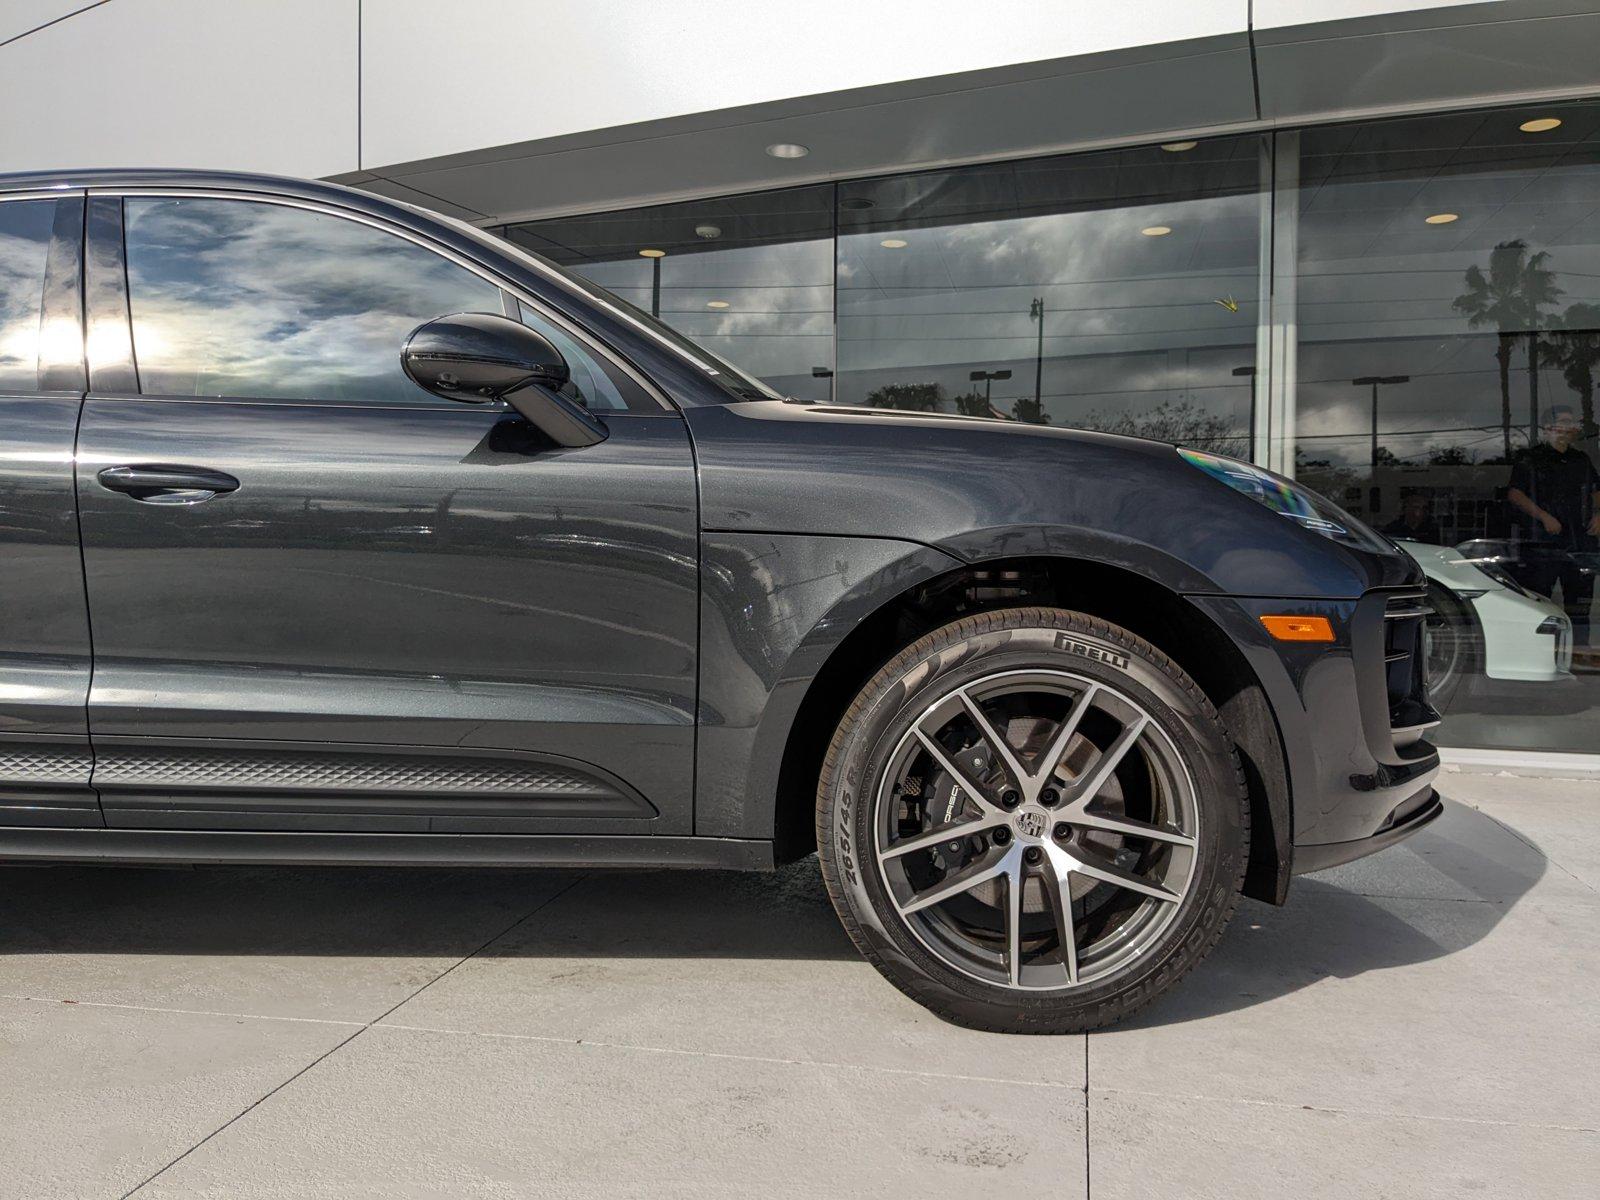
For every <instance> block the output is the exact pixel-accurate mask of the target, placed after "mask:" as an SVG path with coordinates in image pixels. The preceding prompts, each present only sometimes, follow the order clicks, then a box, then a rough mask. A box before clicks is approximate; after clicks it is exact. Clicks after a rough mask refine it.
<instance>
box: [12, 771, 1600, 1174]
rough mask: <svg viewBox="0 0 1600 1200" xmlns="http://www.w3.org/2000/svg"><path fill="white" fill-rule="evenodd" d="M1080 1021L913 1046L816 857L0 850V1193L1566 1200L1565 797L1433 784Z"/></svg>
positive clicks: (1579, 1115)
mask: <svg viewBox="0 0 1600 1200" xmlns="http://www.w3.org/2000/svg"><path fill="white" fill-rule="evenodd" d="M1442 790H1443V791H1444V792H1445V794H1446V796H1447V797H1448V798H1449V803H1448V805H1447V811H1446V813H1445V816H1444V817H1443V818H1441V819H1440V821H1439V822H1437V823H1436V824H1435V826H1434V827H1433V828H1431V829H1430V830H1427V831H1425V832H1424V833H1422V834H1420V835H1418V837H1416V838H1415V839H1413V840H1412V841H1411V842H1410V843H1408V844H1406V845H1403V846H1401V847H1397V848H1395V849H1393V850H1390V851H1387V852H1385V853H1384V854H1382V855H1380V856H1377V857H1375V858H1372V859H1369V860H1366V861H1364V862H1361V863H1354V864H1351V865H1349V866H1347V867H1343V868H1340V869H1338V870H1336V871H1333V872H1329V873H1326V874H1324V875H1321V876H1317V877H1313V878H1308V879H1301V880H1299V881H1297V886H1296V889H1295V894H1294V896H1293V898H1292V899H1291V902H1290V904H1289V905H1288V906H1287V907H1286V908H1284V909H1281V910H1280V909H1273V908H1269V907H1267V906H1264V905H1259V904H1254V903H1246V904H1245V905H1244V906H1242V907H1241V909H1240V911H1239V914H1238V916H1237V917H1236V918H1235V923H1234V925H1233V927H1232V928H1231V929H1230V931H1229V933H1228V935H1227V936H1226V937H1225V938H1224V940H1223V943H1222V944H1221V946H1220V947H1219V948H1218V949H1217V951H1216V953H1215V954H1213V956H1212V957H1211V959H1210V960H1209V961H1208V962H1207V963H1205V964H1204V965H1203V966H1202V967H1201V968H1200V969H1199V970H1198V971H1197V972H1196V973H1195V974H1193V975H1192V976H1190V978H1189V979H1187V980H1186V981H1185V982H1184V983H1183V984H1182V985H1181V986H1180V988H1179V989H1178V990H1177V991H1176V992H1175V993H1173V994H1172V995H1170V996H1168V997H1166V998H1164V999H1163V1000H1162V1001H1160V1002H1158V1003H1157V1005H1156V1006H1154V1007H1153V1008H1151V1009H1149V1010H1147V1011H1146V1012H1145V1013H1143V1014H1140V1015H1139V1017H1138V1018H1137V1019H1136V1020H1135V1021H1134V1022H1132V1023H1131V1024H1129V1025H1126V1026H1123V1027H1119V1028H1117V1029H1113V1030H1109V1031H1105V1032H1102V1033H1097V1034H1093V1035H1091V1036H1090V1037H1088V1038H1087V1039H1086V1038H1083V1037H1061V1038H1017V1037H1004V1036H999V1035H991V1034H978V1033H972V1032H969V1031H966V1030H961V1029H956V1028H954V1027H951V1026H948V1025H945V1024H944V1023H942V1022H940V1021H939V1020H937V1019H936V1018H934V1017H932V1016H930V1015H928V1014H927V1013H925V1012H924V1011H923V1010H921V1009H920V1008H918V1007H916V1006H915V1005H914V1004H912V1003H911V1002H910V1001H908V1000H906V999H904V998H903V997H902V996H901V995H900V994H899V993H898V992H896V991H895V990H894V989H893V988H891V987H890V986H889V985H888V984H886V983H884V982H883V981H882V980H880V979H879V978H878V976H877V975H876V973H875V972H873V971H872V969H871V968H870V967H868V966H866V965H865V964H864V963H863V962H861V961H860V960H859V959H858V958H857V957H856V955H855V953H854V951H853V949H852V948H851V946H850V945H849V943H848V941H847V940H846V939H845V937H844V934H843V932H842V931H841V930H840V929H839V927H838V924H837V921H836V919H835V917H834V916H833V913H832V910H831V909H830V908H829V907H828V904H827V900H826V897H825V896H824V895H823V893H822V889H821V886H820V883H819V882H818V880H817V877H816V867H815V863H814V862H807V863H802V864H798V865H797V866H795V867H793V868H790V869H788V870H785V871H783V872H780V873H778V874H776V875H771V876H738V875H728V874H689V873H682V874H676V873H667V872H663V873H635V874H613V873H593V874H586V875H570V874H568V875H560V874H554V873H525V872H514V873H513V872H507V873H494V872H451V871H413V872H407V871H367V870H349V871H332V870H328V871H303V870H224V869H201V870H147V869H137V870H135V869H116V868H77V867H56V868H37V867H20V866H0V1196H5V1197H12V1196H15V1197H19V1198H22V1197H27V1198H28V1200H37V1198H40V1197H49V1196H61V1197H74V1198H78V1197H102V1196H104V1197H118V1196H123V1195H127V1194H130V1193H132V1194H136V1195H137V1196H138V1197H140V1198H141V1200H151V1198H155V1197H191V1196H215V1197H229V1198H230V1200H231V1198H235V1197H257V1196H259V1197H275V1198H277V1197H299V1196H304V1197H323V1196H336V1197H366V1196H370V1197H424V1196H427V1197H432V1196H495V1197H498V1196H506V1197H512V1196H515V1197H527V1196H583V1195H603V1196H607V1197H612V1196H650V1197H677V1196H684V1197H688V1196H694V1197H706V1196H719V1195H729V1196H735V1195H737V1196H743V1195H756V1194H759V1195H763V1196H772V1197H780V1196H807V1197H815V1196H822V1197H829V1196H845V1195H851V1196H857V1195H860V1196H889V1195H896V1196H900V1195H916V1196H918V1197H919V1198H920V1197H938V1196H952V1197H956V1196H960V1197H966V1196H973V1195H976V1194H979V1193H980V1192H982V1191H983V1190H985V1189H988V1188H991V1187H1005V1188H1014V1187H1018V1186H1020V1187H1023V1188H1049V1189H1050V1190H1051V1192H1052V1194H1055V1195H1060V1196H1074V1195H1093V1196H1094V1197H1097V1198H1100V1197H1128V1198H1130V1200H1132V1198H1134V1197H1145V1196H1149V1195H1152V1194H1161V1195H1169V1196H1181V1197H1186V1198H1187V1197H1209V1196H1217V1197H1228V1198H1229V1200H1246V1198H1249V1197H1255V1196H1261V1197H1269V1196H1270V1197H1274V1198H1277V1197H1282V1196H1285V1195H1292V1196H1295V1197H1318V1196H1330V1197H1333V1196H1337V1197H1340V1198H1341V1200H1348V1198H1351V1197H1362V1196H1405V1197H1422V1196H1441V1197H1443V1196H1449V1197H1452V1198H1456V1197H1460V1196H1462V1195H1470V1194H1481V1195H1491V1196H1501V1195H1506V1196H1511V1195H1518V1196H1537V1197H1565V1196H1589V1195H1592V1194H1593V1192H1594V1188H1595V1186H1596V1180H1600V1112H1597V1111H1596V1108H1597V1106H1596V1104H1595V1099H1594V1097H1595V1096H1596V1094H1597V1091H1600V1084H1597V1076H1600V1002H1597V1000H1596V998H1595V991H1596V986H1597V984H1600V784H1597V783H1595V782H1593V781H1584V780H1548V779H1525V778H1514V777H1510V776H1492V775H1471V774H1454V773H1452V774H1448V775H1447V776H1446V777H1445V780H1444V785H1443V789H1442Z"/></svg>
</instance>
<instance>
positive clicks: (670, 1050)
mask: <svg viewBox="0 0 1600 1200" xmlns="http://www.w3.org/2000/svg"><path fill="white" fill-rule="evenodd" d="M502 936H503V935H502ZM463 961H465V960H463ZM457 965H460V964H457ZM440 978H443V976H442V975H441V976H440ZM421 990H422V989H420V988H419V989H418V991H419V992H420V991H421ZM410 999H411V997H409V996H408V997H407V998H406V1000H402V1001H401V1002H400V1003H401V1004H405V1003H407V1002H408V1001H409V1000H410ZM0 1000H16V1001H26V1002H28V1003H34V1004H70V1005H71V1007H73V1008H109V1009H116V1010H120V1011H124V1012H144V1013H161V1014H165V1015H171V1016H184V1017H226V1018H229V1019H231V1020H235V1021H285V1022H289V1023H292V1024H294V1023H297V1024H302V1025H342V1026H345V1027H346V1028H352V1029H355V1030H356V1031H357V1032H361V1031H364V1030H368V1029H377V1030H393V1031H395V1032H399V1033H436V1034H445V1035H448V1036H451V1037H483V1038H502V1039H507V1040H511V1041H523V1042H543V1043H547V1044H550V1045H555V1046H583V1047H592V1048H593V1049H596V1050H632V1051H636V1052H638V1053H641V1054H682V1055H686V1056H690V1057H694V1058H717V1059H728V1060H731V1061H734V1062H752V1063H769V1064H772V1065H774V1066H788V1067H821V1068H828V1069H832V1070H840V1071H864V1072H873V1073H877V1074H880V1075H904V1076H911V1077H914V1078H918V1079H948V1080H952V1081H954V1082H958V1083H1002V1084H1016V1085H1017V1086H1019V1087H1039V1088H1073V1089H1075V1090H1077V1091H1080V1092H1081V1091H1083V1090H1084V1089H1083V1088H1082V1087H1081V1086H1079V1085H1078V1084H1074V1083H1059V1082H1056V1081H1053V1080H1048V1079H1008V1078H1006V1077H1004V1076H999V1075H960V1074H954V1073H952V1072H949V1071H915V1070H911V1069H909V1068H905V1067H875V1066H871V1065H869V1064H866V1063H847V1062H834V1061H832V1060H829V1059H821V1058H816V1059H812V1058H779V1057H776V1056H772V1055H761V1054H733V1053H729V1052H727V1051H719V1050H690V1049H685V1048H683V1047H680V1046H649V1045H645V1044H643V1043H640V1042H600V1041H594V1040H592V1039H589V1038H573V1037H556V1036H553V1035H550V1034H538V1033H509V1032H503V1031H500V1030H493V1029H453V1028H450V1027H447V1026H441V1025H403V1024H400V1023H398V1022H394V1021H385V1020H383V1018H381V1017H380V1018H378V1019H377V1020H375V1021H372V1022H366V1021H349V1020H340V1019H338V1018H336V1017H282V1016H272V1015H270V1014H267V1013H242V1012H220V1011H216V1010H212V1009H200V1008H164V1007H160V1006H157V1005H153V1004H115V1003H110V1002H108V1001H103V1000H73V1001H70V1002H69V1001H64V1000H58V999H54V998H52V997H49V996H22V995H11V994H7V993H0ZM396 1007H398V1005H397V1006H396ZM389 1011H390V1012H393V1011H394V1009H390V1010H389ZM387 1015H388V1014H387V1013H386V1014H385V1016H387Z"/></svg>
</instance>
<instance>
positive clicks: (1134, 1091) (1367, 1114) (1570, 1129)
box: [1094, 1088, 1600, 1133]
mask: <svg viewBox="0 0 1600 1200" xmlns="http://www.w3.org/2000/svg"><path fill="white" fill-rule="evenodd" d="M1094 1090H1095V1091H1097V1092H1099V1093H1100V1094H1101V1095H1102V1096H1139V1097H1143V1098H1145V1099H1150V1100H1191V1101H1199V1102H1201V1103H1205V1104H1242V1105H1246V1106H1249V1107H1252V1108H1281V1109H1285V1110H1287V1111H1290V1112H1318V1113H1327V1114H1329V1115H1331V1116H1336V1117H1358V1118H1361V1119H1362V1120H1367V1121H1436V1122H1440V1123H1442V1124H1447V1125H1482V1126H1488V1127H1492V1128H1497V1129H1542V1130H1546V1131H1548V1132H1552V1133H1600V1128H1595V1127H1591V1126H1588V1125H1553V1124H1550V1123H1548V1122H1545V1121H1496V1120H1493V1119H1492V1118H1489V1117H1445V1116H1440V1115H1439V1114H1437V1113H1410V1112H1391V1111H1384V1110H1378V1109H1364V1108H1341V1107H1338V1106H1335V1105H1328V1104H1296V1103H1294V1102H1293V1101H1290V1100H1262V1099H1258V1098H1250V1097H1243V1096H1207V1095H1203V1094H1199V1093H1189V1092H1152V1091H1147V1090H1145V1089H1142V1088H1095V1089H1094Z"/></svg>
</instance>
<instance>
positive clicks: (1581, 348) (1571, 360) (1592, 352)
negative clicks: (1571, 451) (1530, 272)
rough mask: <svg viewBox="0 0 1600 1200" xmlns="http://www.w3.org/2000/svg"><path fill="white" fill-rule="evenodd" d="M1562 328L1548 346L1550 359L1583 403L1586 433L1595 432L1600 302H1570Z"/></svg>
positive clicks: (1562, 321)
mask: <svg viewBox="0 0 1600 1200" xmlns="http://www.w3.org/2000/svg"><path fill="white" fill-rule="evenodd" d="M1561 324H1562V328H1561V329H1560V330H1559V331H1558V332H1557V333H1556V334H1555V343H1554V344H1553V345H1552V346H1550V347H1549V350H1548V353H1549V357H1550V359H1551V361H1553V362H1554V363H1555V365H1556V366H1558V367H1560V368H1561V376H1562V378H1563V379H1565V380H1566V381H1567V386H1568V387H1570V388H1571V389H1572V390H1573V391H1575V392H1577V393H1578V399H1579V401H1580V402H1581V403H1582V405H1583V436H1584V437H1593V436H1594V435H1595V423H1594V381H1595V374H1596V371H1597V370H1600V304H1584V303H1578V304H1571V305H1568V306H1567V311H1566V312H1565V313H1563V314H1562V317H1561Z"/></svg>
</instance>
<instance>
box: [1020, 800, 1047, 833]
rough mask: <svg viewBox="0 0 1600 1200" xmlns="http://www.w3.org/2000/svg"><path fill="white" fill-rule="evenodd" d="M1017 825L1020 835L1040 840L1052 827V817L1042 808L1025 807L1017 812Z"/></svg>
mask: <svg viewBox="0 0 1600 1200" xmlns="http://www.w3.org/2000/svg"><path fill="white" fill-rule="evenodd" d="M1016 825H1017V834H1018V836H1020V837H1025V838H1028V839H1030V840H1032V841H1038V840H1039V839H1040V838H1042V837H1044V831H1045V830H1046V829H1049V828H1050V817H1049V815H1048V814H1047V813H1046V812H1045V811H1044V809H1042V808H1024V809H1022V810H1021V811H1020V812H1018V813H1017V817H1016Z"/></svg>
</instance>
